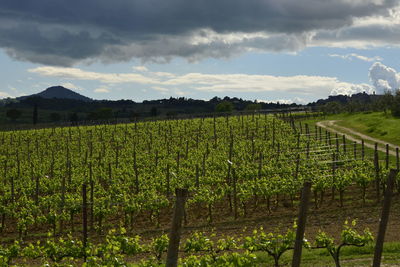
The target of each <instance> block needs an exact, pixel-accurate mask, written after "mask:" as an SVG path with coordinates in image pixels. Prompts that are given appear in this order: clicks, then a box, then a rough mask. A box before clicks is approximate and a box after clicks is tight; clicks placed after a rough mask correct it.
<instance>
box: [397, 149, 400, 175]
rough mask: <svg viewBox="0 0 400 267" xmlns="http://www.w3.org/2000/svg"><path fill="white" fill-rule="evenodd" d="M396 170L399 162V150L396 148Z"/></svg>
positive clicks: (399, 165) (399, 164) (398, 167)
mask: <svg viewBox="0 0 400 267" xmlns="http://www.w3.org/2000/svg"><path fill="white" fill-rule="evenodd" d="M396 168H397V169H398V170H399V169H400V161H399V148H398V147H396Z"/></svg>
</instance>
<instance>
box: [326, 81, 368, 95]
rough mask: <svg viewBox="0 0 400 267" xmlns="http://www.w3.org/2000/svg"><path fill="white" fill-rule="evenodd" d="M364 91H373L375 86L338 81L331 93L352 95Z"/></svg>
mask: <svg viewBox="0 0 400 267" xmlns="http://www.w3.org/2000/svg"><path fill="white" fill-rule="evenodd" d="M362 92H366V93H369V94H370V93H373V92H374V87H372V86H371V85H369V84H366V83H361V84H353V83H345V82H341V83H338V84H337V85H336V87H335V88H333V90H332V91H331V93H330V95H352V94H356V93H362Z"/></svg>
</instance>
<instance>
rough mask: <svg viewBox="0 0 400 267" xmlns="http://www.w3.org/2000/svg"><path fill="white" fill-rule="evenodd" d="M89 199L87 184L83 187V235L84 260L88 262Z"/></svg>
mask: <svg viewBox="0 0 400 267" xmlns="http://www.w3.org/2000/svg"><path fill="white" fill-rule="evenodd" d="M87 225H88V224H87V197H86V183H84V184H83V185H82V229H83V230H82V234H83V241H82V244H83V260H84V262H86V245H87V238H88V230H87V229H88V228H87Z"/></svg>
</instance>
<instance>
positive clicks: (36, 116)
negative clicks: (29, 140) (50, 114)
mask: <svg viewBox="0 0 400 267" xmlns="http://www.w3.org/2000/svg"><path fill="white" fill-rule="evenodd" d="M32 121H33V124H34V125H35V124H36V123H37V122H38V106H37V104H35V105H34V106H33V118H32Z"/></svg>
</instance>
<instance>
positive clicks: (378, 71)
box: [369, 62, 400, 94]
mask: <svg viewBox="0 0 400 267" xmlns="http://www.w3.org/2000/svg"><path fill="white" fill-rule="evenodd" d="M369 79H370V80H371V82H372V84H373V85H374V86H375V88H376V91H377V93H378V94H382V93H384V92H385V91H387V90H391V91H394V90H396V89H399V88H400V73H398V72H397V71H396V70H395V69H393V68H390V67H388V66H385V65H383V64H382V63H380V62H376V63H374V64H373V65H372V66H371V68H370V69H369Z"/></svg>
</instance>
